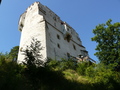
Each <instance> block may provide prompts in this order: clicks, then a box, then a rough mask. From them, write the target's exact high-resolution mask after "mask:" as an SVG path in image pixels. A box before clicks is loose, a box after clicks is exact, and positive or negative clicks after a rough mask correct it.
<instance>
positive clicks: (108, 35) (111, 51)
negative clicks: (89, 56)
mask: <svg viewBox="0 0 120 90" xmlns="http://www.w3.org/2000/svg"><path fill="white" fill-rule="evenodd" d="M111 22H112V20H111V19H110V20H108V21H107V22H106V23H105V24H99V25H97V26H96V28H95V29H93V33H94V35H95V36H94V37H92V38H91V39H92V41H95V42H96V43H98V45H97V46H96V50H97V52H96V53H95V55H96V56H97V57H98V59H99V60H100V61H101V62H104V63H105V64H110V63H115V62H116V63H119V62H120V23H119V22H116V23H114V24H112V23H111Z"/></svg>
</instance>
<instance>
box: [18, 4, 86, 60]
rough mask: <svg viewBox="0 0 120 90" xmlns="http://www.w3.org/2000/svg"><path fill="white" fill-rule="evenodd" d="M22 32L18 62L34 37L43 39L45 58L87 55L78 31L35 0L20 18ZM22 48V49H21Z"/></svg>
mask: <svg viewBox="0 0 120 90" xmlns="http://www.w3.org/2000/svg"><path fill="white" fill-rule="evenodd" d="M19 30H20V31H21V32H22V34H21V41H20V50H19V55H18V62H21V61H23V59H24V57H25V56H24V55H22V52H21V51H22V50H25V49H26V46H27V45H30V43H31V40H32V38H35V39H37V40H38V41H41V45H42V47H44V49H43V50H42V51H41V54H42V55H43V60H45V59H46V58H52V59H57V60H59V59H61V58H69V56H72V57H78V55H83V56H87V55H88V53H87V51H86V50H85V47H84V46H83V45H82V41H81V40H80V38H79V35H78V34H77V32H76V31H75V30H74V29H73V28H72V27H71V26H70V25H68V24H67V23H66V22H63V21H62V20H61V19H60V17H59V16H58V15H56V14H55V13H54V12H53V11H51V10H50V9H49V8H48V7H46V6H44V5H42V4H41V3H40V2H35V3H34V4H32V5H31V6H30V7H28V9H27V10H26V11H25V13H23V14H22V15H21V17H20V20H19ZM21 49H22V50H21Z"/></svg>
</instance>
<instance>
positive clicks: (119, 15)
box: [0, 0, 120, 60]
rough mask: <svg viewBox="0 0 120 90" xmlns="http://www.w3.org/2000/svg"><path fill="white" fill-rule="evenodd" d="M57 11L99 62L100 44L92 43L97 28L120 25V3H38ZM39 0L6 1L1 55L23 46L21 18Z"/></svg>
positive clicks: (0, 18)
mask: <svg viewBox="0 0 120 90" xmlns="http://www.w3.org/2000/svg"><path fill="white" fill-rule="evenodd" d="M37 1H40V2H41V3H42V4H43V5H46V6H47V7H49V8H50V9H51V10H52V11H54V12H55V13H56V14H57V15H58V16H60V18H61V19H62V20H63V21H66V22H67V23H68V24H69V25H71V26H72V27H73V28H74V29H75V30H76V31H77V32H78V34H79V36H80V38H81V40H82V44H83V45H84V46H85V47H86V49H87V51H88V52H89V55H90V57H91V58H93V59H94V60H98V59H97V58H96V57H95V56H94V53H95V52H96V51H95V47H96V45H97V44H96V43H95V42H93V41H91V37H93V36H94V34H93V33H92V30H93V29H94V28H95V26H96V25H98V24H101V23H105V22H106V21H107V20H108V19H112V20H113V23H115V22H120V0H37ZM34 2H35V0H3V1H2V4H1V5H0V52H9V51H10V49H11V48H12V47H14V46H17V45H19V42H20V35H21V33H20V32H19V31H18V21H19V17H20V15H21V14H22V13H23V12H24V11H25V10H26V8H27V7H28V6H30V5H31V4H32V3H34Z"/></svg>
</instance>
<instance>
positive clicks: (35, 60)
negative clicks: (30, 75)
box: [23, 38, 44, 69]
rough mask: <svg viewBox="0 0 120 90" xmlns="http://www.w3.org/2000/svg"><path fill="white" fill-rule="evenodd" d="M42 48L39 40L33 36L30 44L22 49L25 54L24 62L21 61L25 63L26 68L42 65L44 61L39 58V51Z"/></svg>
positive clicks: (40, 55)
mask: <svg viewBox="0 0 120 90" xmlns="http://www.w3.org/2000/svg"><path fill="white" fill-rule="evenodd" d="M42 49H43V47H42V46H41V43H40V41H38V40H37V39H34V38H33V39H32V41H31V44H30V46H27V48H26V50H25V51H23V52H24V55H25V62H23V64H24V65H26V67H27V68H28V69H31V68H36V67H40V66H41V65H43V63H44V62H43V61H42V60H41V59H42V54H41V53H40V51H41V50H42Z"/></svg>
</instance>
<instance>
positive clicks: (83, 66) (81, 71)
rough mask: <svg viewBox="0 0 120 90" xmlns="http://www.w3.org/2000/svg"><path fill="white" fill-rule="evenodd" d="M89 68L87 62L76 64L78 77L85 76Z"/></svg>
mask: <svg viewBox="0 0 120 90" xmlns="http://www.w3.org/2000/svg"><path fill="white" fill-rule="evenodd" d="M89 66H90V64H89V62H80V63H78V64H77V68H76V71H77V72H78V74H79V75H85V71H86V69H87V67H89Z"/></svg>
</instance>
